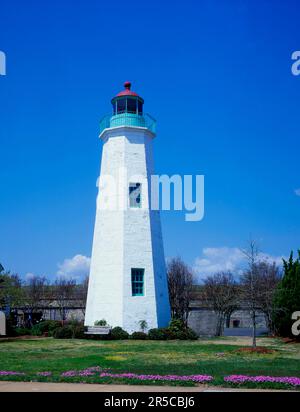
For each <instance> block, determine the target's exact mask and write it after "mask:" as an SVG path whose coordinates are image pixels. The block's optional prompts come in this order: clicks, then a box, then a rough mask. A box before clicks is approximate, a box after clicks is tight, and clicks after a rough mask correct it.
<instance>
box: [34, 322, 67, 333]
mask: <svg viewBox="0 0 300 412" xmlns="http://www.w3.org/2000/svg"><path fill="white" fill-rule="evenodd" d="M59 327H61V322H59V321H57V320H44V321H42V322H39V323H36V324H35V325H34V326H33V327H32V328H31V335H34V336H42V335H43V334H44V333H45V332H48V334H49V336H52V335H53V333H54V331H55V329H57V328H59Z"/></svg>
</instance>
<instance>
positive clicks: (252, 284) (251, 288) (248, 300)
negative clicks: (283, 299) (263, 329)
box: [241, 239, 260, 348]
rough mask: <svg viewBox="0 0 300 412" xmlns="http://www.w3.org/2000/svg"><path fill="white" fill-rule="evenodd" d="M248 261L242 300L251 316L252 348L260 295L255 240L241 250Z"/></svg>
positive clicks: (242, 283)
mask: <svg viewBox="0 0 300 412" xmlns="http://www.w3.org/2000/svg"><path fill="white" fill-rule="evenodd" d="M242 253H243V254H244V255H245V257H246V259H247V261H248V269H247V270H245V272H244V273H243V275H242V277H241V286H242V289H241V291H242V299H243V303H244V304H245V305H246V307H247V308H248V310H249V311H250V314H251V321H252V347H253V348H255V347H256V312H257V306H258V299H259V294H260V289H259V287H260V283H259V276H258V273H257V271H256V270H255V264H256V262H257V259H258V247H257V243H256V241H255V240H253V239H251V240H250V241H249V245H248V248H247V249H244V250H242Z"/></svg>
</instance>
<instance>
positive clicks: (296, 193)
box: [294, 188, 300, 196]
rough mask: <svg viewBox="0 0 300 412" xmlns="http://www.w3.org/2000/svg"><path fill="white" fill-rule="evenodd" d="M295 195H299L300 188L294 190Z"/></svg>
mask: <svg viewBox="0 0 300 412" xmlns="http://www.w3.org/2000/svg"><path fill="white" fill-rule="evenodd" d="M294 192H295V195H296V196H300V188H299V189H295V190H294Z"/></svg>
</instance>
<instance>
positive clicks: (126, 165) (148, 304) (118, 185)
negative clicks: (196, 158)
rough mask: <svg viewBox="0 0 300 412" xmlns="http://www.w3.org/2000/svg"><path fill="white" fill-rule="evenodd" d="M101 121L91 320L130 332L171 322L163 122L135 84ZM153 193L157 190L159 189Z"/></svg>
mask: <svg viewBox="0 0 300 412" xmlns="http://www.w3.org/2000/svg"><path fill="white" fill-rule="evenodd" d="M124 87H125V89H124V90H123V91H121V92H120V93H119V94H117V95H116V96H115V97H114V98H113V99H112V100H111V103H112V114H110V115H108V116H105V117H104V118H103V119H102V120H101V122H100V136H99V137H100V139H101V140H102V142H103V150H102V160H101V170H100V178H99V191H98V196H97V202H96V203H97V208H96V219H95V227H94V238H93V248H92V256H91V267H90V277H89V286H88V294H87V304H86V313H85V325H86V326H90V327H91V326H94V324H95V322H96V321H99V320H102V319H104V320H105V321H106V322H107V324H108V325H110V326H111V327H115V326H121V327H122V328H123V329H125V330H126V331H127V332H129V333H132V332H134V331H139V330H141V327H140V325H141V322H143V323H144V322H146V324H147V328H148V329H151V328H157V327H165V326H167V325H168V323H169V320H170V304H169V296H168V285H167V275H166V266H165V257H164V248H163V240H162V232H161V222H160V214H159V210H157V208H155V209H154V208H152V207H151V204H152V201H151V200H153V196H154V195H156V194H154V193H152V190H153V189H152V185H151V176H152V175H153V174H154V166H153V152H152V142H153V139H154V137H155V135H156V134H155V129H156V121H155V119H154V118H153V117H152V116H150V115H149V114H144V110H143V105H144V100H143V99H142V97H140V96H139V95H138V94H137V93H135V92H133V91H132V90H131V83H130V82H125V83H124ZM153 192H154V191H153Z"/></svg>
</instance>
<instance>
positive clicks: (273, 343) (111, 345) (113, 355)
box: [0, 337, 300, 389]
mask: <svg viewBox="0 0 300 412" xmlns="http://www.w3.org/2000/svg"><path fill="white" fill-rule="evenodd" d="M249 343H250V341H249V340H248V339H247V338H227V337H226V338H218V339H205V340H198V341H129V340H125V341H98V340H97V341H93V340H80V339H78V340H77V339H76V340H75V339H74V340H71V339H66V340H56V339H53V338H44V339H22V340H20V339H10V340H1V339H0V370H12V371H20V372H25V373H26V375H25V376H9V377H4V376H2V377H1V376H0V379H1V380H19V381H20V380H39V381H46V382H59V381H64V382H90V383H111V382H114V383H119V382H120V383H121V382H122V383H124V382H125V383H131V384H137V383H141V382H140V381H135V380H128V379H117V380H116V379H112V378H100V377H99V376H92V377H84V378H83V377H73V378H62V377H61V376H60V375H61V373H62V372H65V371H67V370H71V369H75V370H80V369H85V368H88V367H92V366H101V367H102V368H108V369H110V372H112V373H122V372H133V373H137V374H159V375H167V374H173V375H195V374H197V375H199V374H206V375H212V376H213V377H214V381H213V382H212V384H214V385H222V386H229V385H230V384H225V382H224V380H223V379H224V376H226V375H232V374H242V375H271V376H300V345H299V344H286V343H284V342H282V341H281V340H279V339H270V338H260V339H259V341H258V344H259V345H260V346H264V347H266V348H268V349H272V351H271V353H267V354H256V353H248V352H238V351H237V349H239V348H241V347H243V346H247V344H249ZM41 371H51V372H52V376H51V377H37V376H36V373H37V372H41ZM142 383H143V384H147V383H148V384H154V383H153V382H142ZM157 384H159V385H161V384H162V382H158V383H157ZM173 384H175V383H173ZM168 385H170V382H169V383H168ZM176 385H191V386H192V385H194V384H193V383H188V382H185V383H179V382H176ZM243 387H259V388H274V389H277V388H287V386H286V385H283V384H275V383H262V384H259V385H258V384H253V383H252V384H251V383H247V384H245V385H243Z"/></svg>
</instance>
